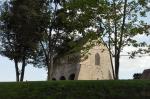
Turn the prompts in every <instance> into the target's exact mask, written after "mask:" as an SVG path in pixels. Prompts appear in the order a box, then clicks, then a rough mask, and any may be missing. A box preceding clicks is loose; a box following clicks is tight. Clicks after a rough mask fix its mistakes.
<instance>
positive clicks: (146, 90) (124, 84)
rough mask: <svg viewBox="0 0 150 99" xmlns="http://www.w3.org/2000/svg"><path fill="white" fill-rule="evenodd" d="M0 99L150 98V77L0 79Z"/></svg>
mask: <svg viewBox="0 0 150 99" xmlns="http://www.w3.org/2000/svg"><path fill="white" fill-rule="evenodd" d="M0 99H150V81H148V80H147V81H146V80H145V81H143V80H128V81H125V80H119V81H48V82H23V83H15V82H11V83H8V82H6V83H4V82H3V83H0Z"/></svg>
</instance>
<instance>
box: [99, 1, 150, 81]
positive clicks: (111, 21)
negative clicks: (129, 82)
mask: <svg viewBox="0 0 150 99" xmlns="http://www.w3.org/2000/svg"><path fill="white" fill-rule="evenodd" d="M104 3H105V4H106V5H105V6H101V7H99V8H98V9H104V11H103V12H101V13H103V14H99V18H101V19H102V20H101V21H100V22H101V23H102V24H103V28H104V29H105V30H104V33H103V34H104V35H103V36H102V37H100V38H101V39H102V41H103V42H104V44H106V45H107V47H108V49H109V50H110V53H111V54H112V56H114V65H115V66H114V67H115V78H116V79H118V78H119V77H118V75H119V67H120V55H121V54H120V53H121V52H122V50H123V48H124V46H127V45H133V46H135V47H137V46H138V45H141V44H146V43H143V42H142V43H138V42H137V41H136V40H135V39H134V38H133V37H134V36H136V35H137V34H149V32H148V29H149V28H150V27H149V25H150V23H147V22H146V21H145V20H143V19H144V17H146V13H147V12H148V11H149V6H148V0H135V1H128V0H105V2H104ZM142 18H143V19H142ZM106 38H107V39H106Z"/></svg>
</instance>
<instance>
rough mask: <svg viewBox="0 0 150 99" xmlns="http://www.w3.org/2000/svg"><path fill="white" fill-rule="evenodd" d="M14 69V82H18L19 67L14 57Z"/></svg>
mask: <svg viewBox="0 0 150 99" xmlns="http://www.w3.org/2000/svg"><path fill="white" fill-rule="evenodd" d="M14 62H15V71H16V82H19V75H20V74H19V68H18V61H17V60H16V59H15V60H14Z"/></svg>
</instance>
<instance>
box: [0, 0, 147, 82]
mask: <svg viewBox="0 0 150 99" xmlns="http://www.w3.org/2000/svg"><path fill="white" fill-rule="evenodd" d="M0 1H1V0H0ZM135 38H136V39H137V40H139V41H146V42H148V43H150V37H146V36H144V35H140V36H139V35H138V36H136V37H135ZM135 49H136V48H133V47H125V48H124V50H123V52H122V53H121V54H127V52H129V51H132V50H135ZM149 68H150V56H148V55H147V56H143V57H135V59H129V56H121V59H120V72H119V78H120V79H132V78H133V74H134V73H142V72H143V70H144V69H149ZM15 79H16V77H15V68H14V63H13V61H11V60H9V59H8V58H6V57H2V56H0V82H9V81H15ZM46 79H47V71H46V69H44V68H40V69H39V68H34V67H33V66H32V65H28V66H27V67H26V70H25V77H24V81H26V80H27V81H45V80H46Z"/></svg>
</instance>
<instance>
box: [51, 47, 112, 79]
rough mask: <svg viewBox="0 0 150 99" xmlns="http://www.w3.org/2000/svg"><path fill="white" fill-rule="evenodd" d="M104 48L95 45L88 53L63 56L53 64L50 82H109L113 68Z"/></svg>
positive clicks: (107, 52)
mask: <svg viewBox="0 0 150 99" xmlns="http://www.w3.org/2000/svg"><path fill="white" fill-rule="evenodd" d="M110 56H111V55H110V54H109V51H108V49H107V47H106V46H104V45H103V44H96V45H94V46H93V47H91V48H90V50H89V51H88V53H87V54H86V55H84V56H81V52H80V53H75V54H71V55H67V56H64V57H62V58H60V59H58V60H57V62H55V63H54V70H53V74H52V80H110V79H114V77H113V68H112V64H111V59H110Z"/></svg>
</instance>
